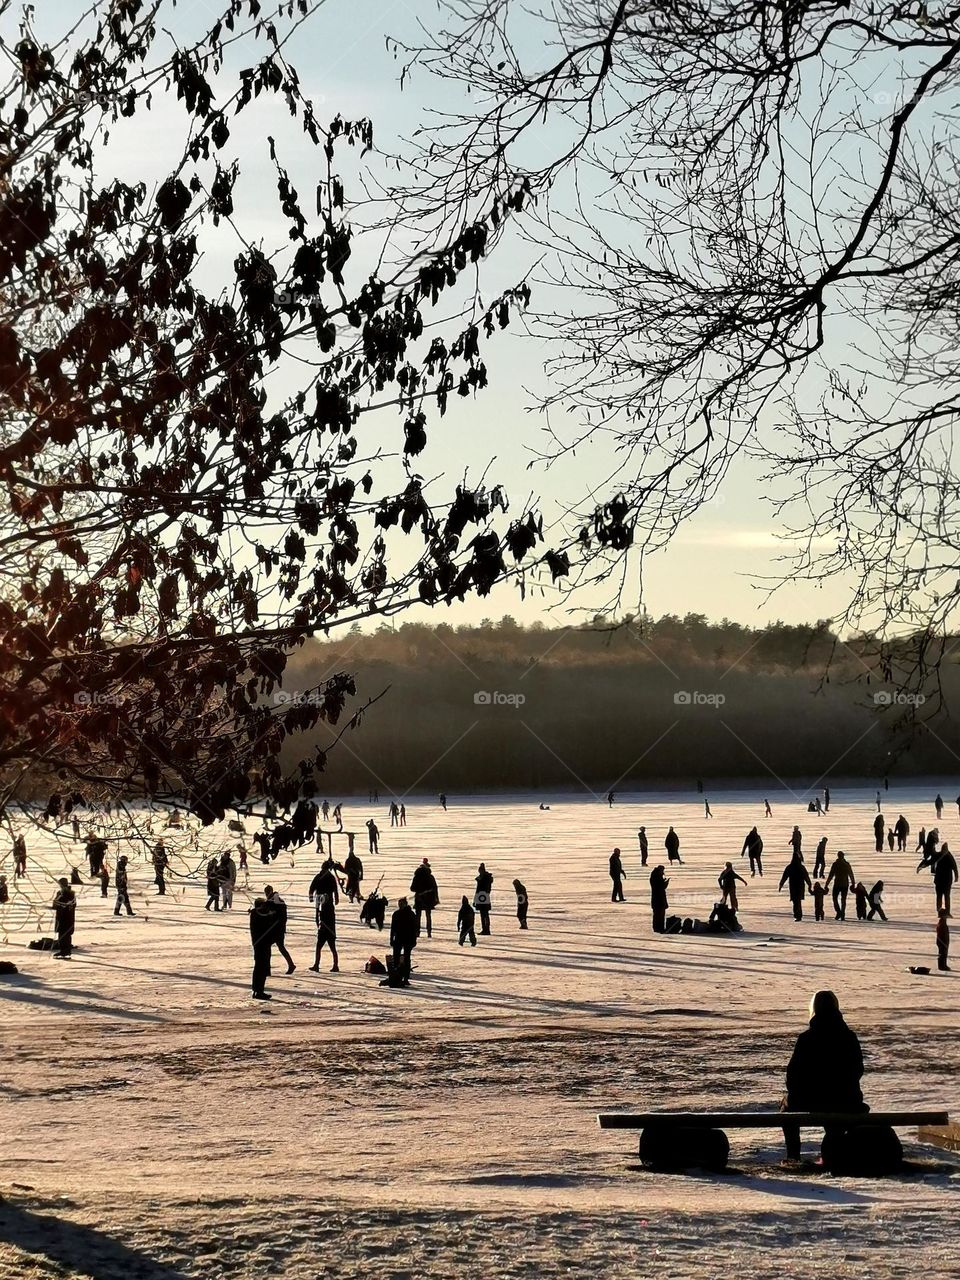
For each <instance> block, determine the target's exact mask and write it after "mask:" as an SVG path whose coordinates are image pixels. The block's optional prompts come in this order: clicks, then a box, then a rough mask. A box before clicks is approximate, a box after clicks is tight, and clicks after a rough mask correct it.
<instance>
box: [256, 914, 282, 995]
mask: <svg viewBox="0 0 960 1280" xmlns="http://www.w3.org/2000/svg"><path fill="white" fill-rule="evenodd" d="M276 927H277V912H276V908H274V907H272V906H271V905H270V903H269V902H267V900H266V898H257V899H256V900H255V901H254V904H253V906H252V907H251V908H250V942H251V944H252V945H253V975H252V977H251V987H252V988H253V998H254V1000H271V999H272V998H273V997H272V996H270V995H269V994H268V993H267V990H266V985H267V978H269V976H270V950H271V948H272V946H273V939H274V935H275V932H276Z"/></svg>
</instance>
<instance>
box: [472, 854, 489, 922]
mask: <svg viewBox="0 0 960 1280" xmlns="http://www.w3.org/2000/svg"><path fill="white" fill-rule="evenodd" d="M476 885H477V888H476V892H475V893H474V895H473V905H474V906H475V907H476V909H477V912H478V914H479V916H480V933H481V935H489V933H490V908H491V907H492V905H493V876H492V875H491V874H490V872H489V871H488V870H487V868H486V866H485V865H484V864H483V863H482V862H481V863H480V866H479V867H478V868H477V879H476Z"/></svg>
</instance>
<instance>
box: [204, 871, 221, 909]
mask: <svg viewBox="0 0 960 1280" xmlns="http://www.w3.org/2000/svg"><path fill="white" fill-rule="evenodd" d="M211 907H213V909H214V911H219V910H220V868H219V866H218V865H217V860H216V858H211V859H210V861H209V862H208V863H207V905H206V907H204V910H205V911H209V910H210V908H211Z"/></svg>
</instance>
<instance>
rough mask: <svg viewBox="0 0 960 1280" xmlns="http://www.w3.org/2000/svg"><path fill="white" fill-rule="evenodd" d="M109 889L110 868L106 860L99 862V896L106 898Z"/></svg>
mask: <svg viewBox="0 0 960 1280" xmlns="http://www.w3.org/2000/svg"><path fill="white" fill-rule="evenodd" d="M109 889H110V868H109V867H108V866H107V864H106V862H105V861H104V862H101V864H100V897H101V898H106V897H107V896H108V893H109Z"/></svg>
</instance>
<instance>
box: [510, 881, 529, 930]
mask: <svg viewBox="0 0 960 1280" xmlns="http://www.w3.org/2000/svg"><path fill="white" fill-rule="evenodd" d="M513 891H514V893H515V894H516V895H517V919H518V920H519V921H520V928H521V929H526V927H527V909H528V907H529V906H530V897H529V895H528V893H527V886H526V885H525V884H523V883H522V881H520V880H514V882H513Z"/></svg>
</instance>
